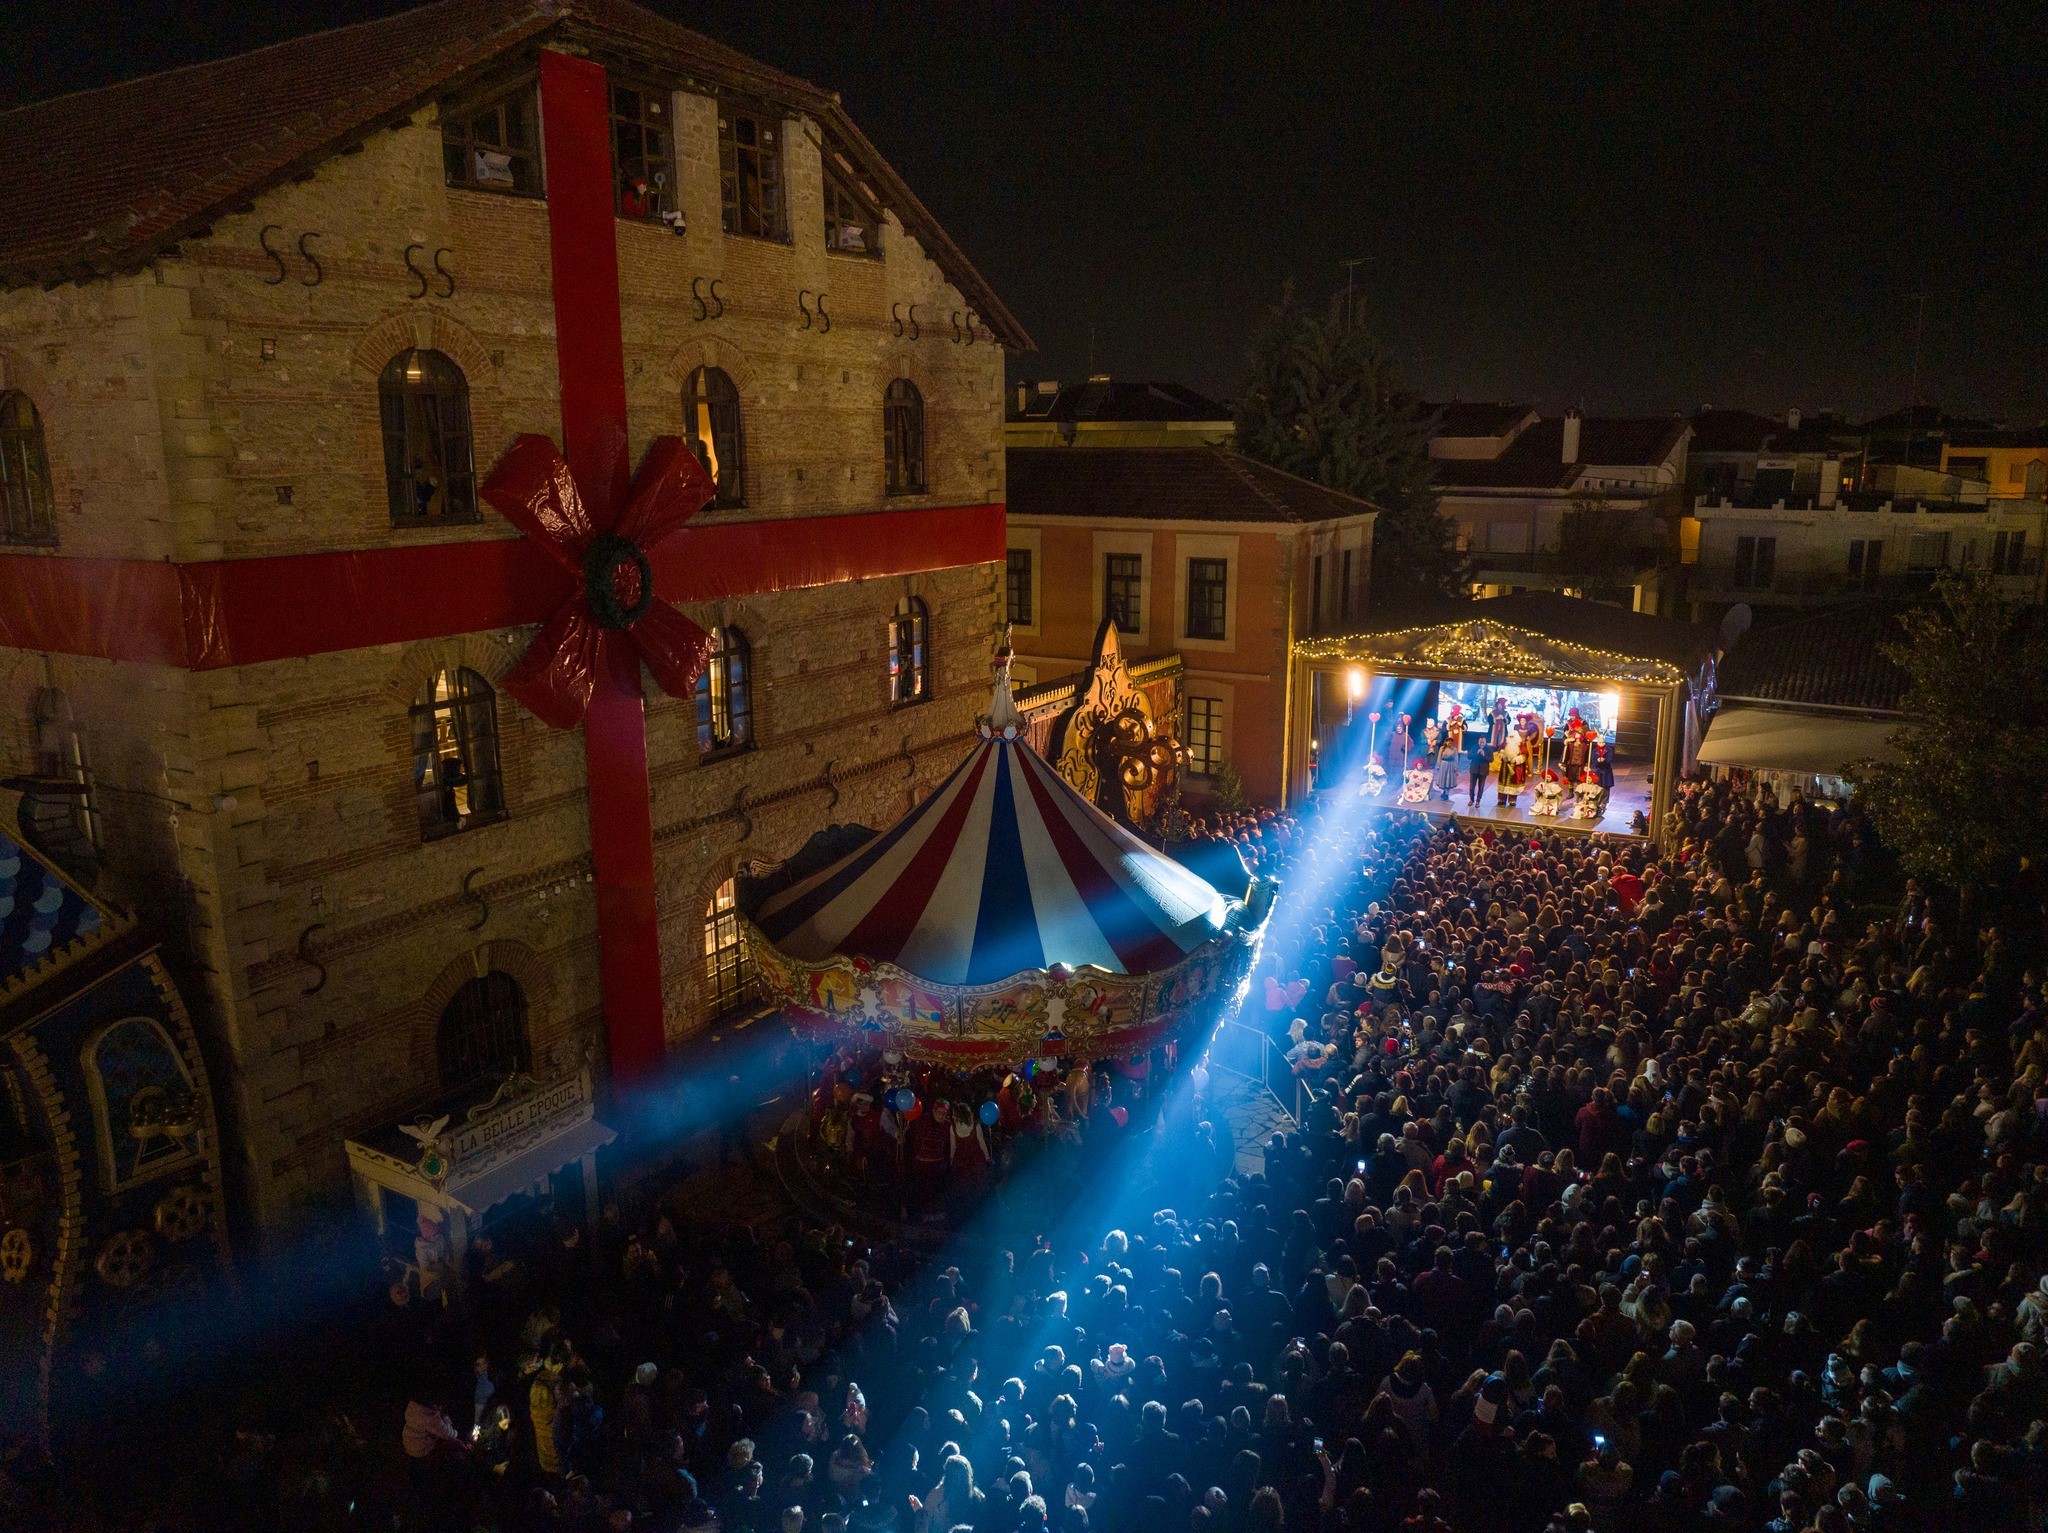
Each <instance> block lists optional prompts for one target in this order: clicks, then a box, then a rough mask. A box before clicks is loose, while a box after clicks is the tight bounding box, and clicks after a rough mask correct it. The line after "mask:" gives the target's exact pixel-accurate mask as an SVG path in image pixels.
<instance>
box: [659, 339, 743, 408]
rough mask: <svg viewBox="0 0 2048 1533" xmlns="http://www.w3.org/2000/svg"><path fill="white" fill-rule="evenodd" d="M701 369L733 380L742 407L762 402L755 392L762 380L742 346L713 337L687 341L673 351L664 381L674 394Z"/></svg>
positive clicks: (663, 367) (662, 379)
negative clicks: (717, 370) (715, 372)
mask: <svg viewBox="0 0 2048 1533" xmlns="http://www.w3.org/2000/svg"><path fill="white" fill-rule="evenodd" d="M700 367H716V368H720V369H722V370H723V371H724V373H725V375H726V376H727V377H728V378H730V379H732V381H733V387H734V388H736V389H738V390H739V391H740V403H741V404H742V405H751V404H758V403H760V400H759V399H758V398H756V396H755V392H754V391H755V388H756V387H757V385H758V384H759V381H760V370H759V369H758V368H756V367H755V366H754V364H753V362H752V361H751V360H750V359H749V358H748V356H747V354H746V353H745V352H744V351H742V350H740V348H739V347H737V346H735V345H733V344H732V342H730V341H727V340H723V339H721V338H719V337H718V336H714V335H707V336H704V337H702V338H701V339H691V340H688V341H685V342H684V343H683V344H682V345H680V346H678V347H677V348H676V349H675V350H674V351H672V352H670V353H669V356H668V361H667V362H666V363H665V364H663V366H662V370H661V381H662V383H663V385H664V386H665V387H666V388H667V389H668V391H669V392H670V393H671V394H673V393H674V391H676V390H677V389H680V388H681V387H682V386H683V381H684V380H685V379H686V378H688V377H689V376H690V374H691V373H693V372H695V371H696V370H697V369H698V368H700Z"/></svg>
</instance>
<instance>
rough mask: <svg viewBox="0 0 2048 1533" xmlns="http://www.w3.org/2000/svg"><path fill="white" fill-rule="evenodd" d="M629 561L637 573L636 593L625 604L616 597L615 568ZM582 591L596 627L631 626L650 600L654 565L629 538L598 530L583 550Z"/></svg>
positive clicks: (616, 581) (617, 585)
mask: <svg viewBox="0 0 2048 1533" xmlns="http://www.w3.org/2000/svg"><path fill="white" fill-rule="evenodd" d="M629 562H630V563H631V564H633V565H634V566H635V567H636V568H637V569H638V570H639V572H640V595H639V598H638V599H637V600H636V601H634V603H633V604H632V605H631V606H630V607H629V606H627V605H626V604H625V603H624V602H622V601H620V600H619V581H618V576H619V568H620V566H621V565H624V564H627V563H629ZM583 594H584V597H585V598H586V599H587V600H588V601H589V603H590V613H591V616H592V617H594V618H596V619H597V623H598V626H599V627H600V628H631V627H632V626H633V625H634V624H635V623H637V622H639V621H640V619H641V618H642V617H644V616H645V615H646V613H647V609H648V607H650V606H651V605H653V602H654V566H653V565H651V564H649V563H648V562H647V555H646V553H645V552H643V551H642V549H641V547H640V545H639V544H638V543H635V542H634V541H633V540H632V539H631V538H628V537H623V536H621V535H620V534H618V533H616V532H600V533H599V534H598V535H597V536H596V537H594V538H592V539H591V540H590V546H589V547H588V548H586V549H585V550H584V551H583Z"/></svg>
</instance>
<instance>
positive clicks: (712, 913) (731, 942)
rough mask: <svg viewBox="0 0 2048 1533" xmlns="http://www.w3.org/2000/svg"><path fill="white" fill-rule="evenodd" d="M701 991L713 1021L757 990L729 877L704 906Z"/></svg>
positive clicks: (727, 1014) (747, 1000)
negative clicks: (702, 984) (702, 983)
mask: <svg viewBox="0 0 2048 1533" xmlns="http://www.w3.org/2000/svg"><path fill="white" fill-rule="evenodd" d="M704 992H705V996H706V998H707V999H708V1001H709V1003H710V1007H709V1009H710V1012H711V1020H712V1021H714V1022H716V1021H718V1020H720V1019H721V1018H725V1017H730V1016H733V1015H735V1014H737V1013H739V1012H741V1011H744V1010H746V1009H747V1007H748V1006H749V1005H751V1004H752V1003H753V1001H754V998H755V997H756V996H757V995H758V994H759V993H760V982H759V979H758V977H757V976H756V974H755V972H754V960H753V955H752V954H750V953H749V952H748V951H747V939H746V937H745V935H744V934H743V933H742V932H741V931H740V913H739V904H738V901H737V900H736V898H735V897H734V893H733V883H732V880H731V879H729V878H728V879H727V880H726V881H725V882H724V883H722V884H720V885H719V886H718V889H717V891H716V892H715V893H714V894H713V895H712V896H711V903H710V904H709V905H707V906H706V907H705V908H704Z"/></svg>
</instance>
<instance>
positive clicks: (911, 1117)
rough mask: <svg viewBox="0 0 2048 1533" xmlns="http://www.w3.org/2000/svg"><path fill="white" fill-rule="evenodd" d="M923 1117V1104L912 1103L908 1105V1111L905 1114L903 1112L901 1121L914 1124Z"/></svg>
mask: <svg viewBox="0 0 2048 1533" xmlns="http://www.w3.org/2000/svg"><path fill="white" fill-rule="evenodd" d="M923 1116H924V1103H922V1102H912V1103H911V1104H910V1109H909V1111H907V1112H905V1113H904V1114H903V1121H904V1122H905V1123H915V1122H916V1121H917V1120H918V1119H919V1118H922V1117H923Z"/></svg>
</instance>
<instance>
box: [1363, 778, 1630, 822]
mask: <svg viewBox="0 0 2048 1533" xmlns="http://www.w3.org/2000/svg"><path fill="white" fill-rule="evenodd" d="M1357 791H1358V794H1359V796H1360V797H1361V798H1363V799H1365V800H1366V802H1367V803H1377V804H1379V805H1381V806H1383V807H1385V808H1388V809H1401V810H1406V811H1407V812H1409V813H1411V814H1427V815H1437V816H1442V815H1454V816H1456V817H1457V818H1458V819H1460V820H1468V821H1471V822H1472V823H1474V824H1481V823H1484V824H1493V825H1500V824H1513V825H1527V826H1532V827H1534V828H1536V829H1538V830H1562V831H1580V832H1586V833H1590V832H1595V831H1597V832H1600V833H1602V834H1604V835H1610V836H1627V835H1633V834H1635V832H1634V831H1633V830H1631V829H1630V826H1631V823H1632V822H1633V820H1634V818H1635V815H1636V812H1637V811H1638V810H1640V811H1641V812H1642V814H1643V816H1644V817H1645V818H1646V819H1648V818H1649V816H1650V799H1651V791H1650V769H1649V767H1648V766H1646V765H1641V764H1637V763H1622V764H1621V765H1619V766H1617V767H1616V768H1615V772H1614V789H1613V791H1612V792H1611V793H1609V794H1608V795H1607V813H1606V814H1604V815H1602V816H1601V817H1600V818H1599V819H1597V820H1581V819H1579V818H1578V817H1577V816H1575V815H1571V814H1559V815H1556V816H1555V817H1553V816H1551V815H1544V814H1531V813H1530V812H1529V808H1530V805H1532V804H1534V803H1535V802H1536V794H1535V790H1534V788H1533V787H1525V788H1523V789H1522V792H1521V795H1520V797H1518V798H1517V799H1516V800H1515V802H1514V803H1513V805H1511V806H1509V807H1507V808H1502V807H1501V806H1500V805H1498V804H1497V803H1496V802H1495V800H1496V799H1497V798H1498V797H1499V789H1498V788H1497V787H1496V786H1495V784H1494V781H1493V779H1492V778H1491V777H1489V778H1488V779H1487V782H1486V788H1485V791H1484V792H1483V793H1482V794H1481V795H1480V799H1479V802H1478V804H1477V805H1475V806H1468V805H1467V804H1466V802H1465V795H1466V793H1467V791H1468V790H1467V789H1466V786H1465V784H1464V783H1463V782H1462V781H1461V782H1459V784H1458V786H1457V787H1456V788H1454V789H1452V790H1451V801H1450V802H1449V803H1448V804H1447V803H1445V802H1444V801H1443V800H1442V799H1440V798H1434V797H1432V798H1428V799H1425V800H1424V801H1423V802H1421V803H1419V804H1406V803H1402V802H1401V792H1400V789H1399V787H1398V786H1397V785H1396V784H1394V783H1392V782H1389V783H1388V784H1387V785H1386V787H1385V788H1384V789H1382V790H1381V792H1380V793H1378V794H1377V795H1374V794H1371V793H1367V792H1366V791H1365V789H1364V787H1363V786H1362V785H1361V786H1360V787H1359V788H1358V790H1357ZM1568 803H1569V801H1567V804H1568ZM1655 829H1656V822H1655V821H1654V820H1652V821H1651V830H1652V831H1653V832H1654V830H1655Z"/></svg>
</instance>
